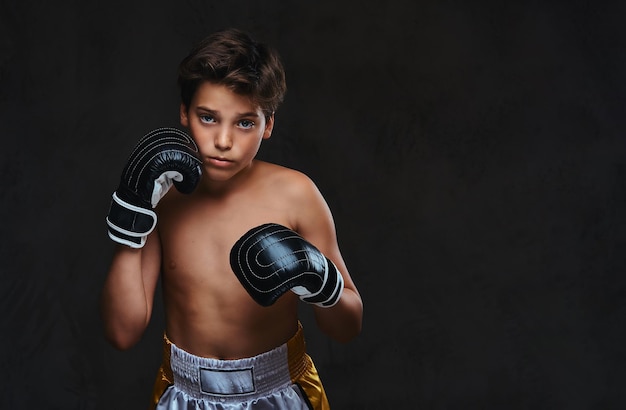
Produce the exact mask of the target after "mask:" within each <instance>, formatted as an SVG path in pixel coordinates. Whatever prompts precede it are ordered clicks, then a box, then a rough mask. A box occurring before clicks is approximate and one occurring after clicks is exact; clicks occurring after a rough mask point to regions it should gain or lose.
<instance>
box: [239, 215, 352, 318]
mask: <svg viewBox="0 0 626 410" xmlns="http://www.w3.org/2000/svg"><path fill="white" fill-rule="evenodd" d="M230 265H231V268H232V269H233V272H234V273H235V275H236V276H237V278H238V279H239V281H240V282H241V284H242V285H243V287H244V288H245V289H246V291H248V293H249V294H250V296H252V298H253V299H254V300H255V301H256V302H257V303H259V304H260V305H262V306H270V305H272V304H273V303H274V302H276V300H277V299H278V298H279V297H280V296H281V295H283V294H284V293H285V292H287V291H288V290H291V291H292V292H294V293H295V294H297V295H299V296H300V299H301V300H303V301H304V302H307V303H312V304H315V305H318V306H322V307H331V306H333V305H334V304H335V303H337V301H338V300H339V298H340V297H341V294H342V292H343V277H342V276H341V273H340V272H339V271H338V270H337V268H336V267H335V264H334V263H333V262H332V261H331V260H330V259H328V258H327V257H326V256H324V255H323V254H322V253H321V252H320V251H319V250H318V249H317V248H316V247H315V246H313V245H312V244H311V243H309V242H307V241H306V240H305V239H304V238H302V237H301V236H300V235H298V234H297V233H296V232H294V231H292V230H290V229H289V228H286V227H284V226H282V225H278V224H274V223H269V224H264V225H261V226H258V227H256V228H253V229H251V230H250V231H248V232H247V233H246V234H245V235H243V236H242V237H241V238H240V239H239V240H238V241H237V242H236V243H235V245H234V246H233V248H232V249H231V252H230Z"/></svg>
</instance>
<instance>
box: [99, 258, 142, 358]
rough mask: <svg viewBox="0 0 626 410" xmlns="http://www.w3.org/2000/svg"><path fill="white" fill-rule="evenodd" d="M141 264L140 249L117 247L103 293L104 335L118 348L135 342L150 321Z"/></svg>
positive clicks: (123, 347)
mask: <svg viewBox="0 0 626 410" xmlns="http://www.w3.org/2000/svg"><path fill="white" fill-rule="evenodd" d="M141 261H142V250H141V249H131V248H129V247H126V246H118V248H117V249H116V253H115V255H114V257H113V261H112V263H111V268H110V270H109V274H108V276H107V279H106V281H105V284H104V288H103V291H102V300H101V306H102V318H103V321H104V331H105V336H106V338H107V339H108V340H109V341H110V342H111V344H113V345H114V346H115V347H117V348H119V349H127V348H130V347H131V346H133V345H134V344H135V343H137V341H138V340H139V339H140V338H141V335H142V334H143V332H144V330H145V328H146V326H147V325H148V322H149V319H150V314H151V313H150V312H151V303H150V302H149V300H150V299H149V297H148V291H147V289H146V284H145V283H144V278H143V275H142V265H141Z"/></svg>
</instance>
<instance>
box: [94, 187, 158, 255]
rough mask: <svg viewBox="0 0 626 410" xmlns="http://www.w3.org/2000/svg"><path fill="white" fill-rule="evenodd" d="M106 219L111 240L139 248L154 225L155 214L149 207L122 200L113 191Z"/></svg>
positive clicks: (155, 220)
mask: <svg viewBox="0 0 626 410" xmlns="http://www.w3.org/2000/svg"><path fill="white" fill-rule="evenodd" d="M106 221H107V225H108V226H109V237H110V238H111V239H112V240H114V241H115V242H118V243H121V244H123V245H127V246H130V247H131V248H141V247H143V245H144V244H145V242H146V237H147V236H148V234H149V233H150V232H152V231H153V230H154V228H155V226H156V222H157V215H156V213H155V212H154V211H152V210H150V209H146V208H142V207H139V206H136V205H133V204H130V203H128V202H126V201H124V200H122V199H121V198H120V197H119V196H118V195H117V193H116V192H114V193H113V199H112V201H111V208H110V209H109V215H108V216H107V218H106Z"/></svg>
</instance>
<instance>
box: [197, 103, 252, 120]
mask: <svg viewBox="0 0 626 410" xmlns="http://www.w3.org/2000/svg"><path fill="white" fill-rule="evenodd" d="M196 108H197V109H198V110H201V111H206V112H209V113H211V114H219V111H216V110H212V109H210V108H208V107H205V106H202V105H198V106H197V107H196ZM241 117H255V118H258V117H260V115H259V114H258V113H256V112H254V111H250V112H244V113H240V114H239V113H238V114H237V118H241Z"/></svg>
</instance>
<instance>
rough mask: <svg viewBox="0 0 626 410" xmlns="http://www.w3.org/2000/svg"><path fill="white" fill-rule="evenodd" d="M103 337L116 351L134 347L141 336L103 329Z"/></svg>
mask: <svg viewBox="0 0 626 410" xmlns="http://www.w3.org/2000/svg"><path fill="white" fill-rule="evenodd" d="M104 337H105V339H106V340H107V342H109V344H111V346H113V347H114V348H115V349H117V350H122V351H123V350H128V349H130V348H131V347H133V346H135V345H136V344H137V343H138V342H139V339H140V338H141V335H136V334H133V333H132V332H129V331H123V330H114V329H105V332H104Z"/></svg>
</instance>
